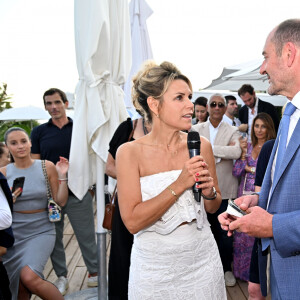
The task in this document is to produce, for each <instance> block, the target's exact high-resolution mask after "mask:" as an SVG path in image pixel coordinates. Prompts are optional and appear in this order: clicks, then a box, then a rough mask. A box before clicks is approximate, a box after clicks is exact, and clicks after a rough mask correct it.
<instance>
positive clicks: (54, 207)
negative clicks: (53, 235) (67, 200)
mask: <svg viewBox="0 0 300 300" xmlns="http://www.w3.org/2000/svg"><path fill="white" fill-rule="evenodd" d="M42 169H43V173H44V176H45V181H46V184H47V199H48V217H49V221H50V222H59V221H60V220H61V207H60V206H59V205H58V204H57V203H56V202H55V201H54V200H53V198H52V195H51V189H50V184H49V179H48V175H47V170H46V163H45V160H42Z"/></svg>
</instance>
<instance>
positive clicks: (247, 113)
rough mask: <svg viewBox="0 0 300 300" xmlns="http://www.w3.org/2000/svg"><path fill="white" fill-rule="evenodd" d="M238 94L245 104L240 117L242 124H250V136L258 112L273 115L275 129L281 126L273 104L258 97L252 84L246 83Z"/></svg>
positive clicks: (240, 111)
mask: <svg viewBox="0 0 300 300" xmlns="http://www.w3.org/2000/svg"><path fill="white" fill-rule="evenodd" d="M238 95H239V96H240V98H241V99H242V100H243V102H244V104H245V105H244V106H243V107H242V108H241V109H240V110H239V119H240V121H241V122H242V124H248V137H249V138H250V137H251V132H250V130H251V125H252V121H253V119H254V118H255V117H256V115H257V114H258V113H261V112H264V113H267V114H269V115H270V116H271V118H272V120H273V122H274V126H275V131H276V132H277V130H278V126H279V118H278V115H277V112H276V109H275V107H274V105H273V104H271V103H268V102H265V101H262V100H260V99H258V98H257V97H256V94H255V91H254V88H253V86H252V85H250V84H244V85H242V86H241V88H240V89H239V90H238Z"/></svg>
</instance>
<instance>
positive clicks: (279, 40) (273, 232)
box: [219, 19, 300, 300]
mask: <svg viewBox="0 0 300 300" xmlns="http://www.w3.org/2000/svg"><path fill="white" fill-rule="evenodd" d="M263 56H264V61H263V64H262V66H261V68H260V73H261V74H266V75H267V76H268V79H269V84H270V86H269V88H268V93H269V94H270V95H283V96H286V97H287V98H288V99H289V103H288V105H287V107H286V110H287V111H290V114H288V113H285V116H284V117H283V119H282V122H281V127H280V130H279V132H278V136H277V139H276V141H275V144H274V147H273V151H272V153H271V156H270V160H269V164H268V167H267V170H266V173H265V177H264V181H263V184H262V189H261V192H260V194H259V196H257V195H252V196H245V197H241V198H238V199H236V200H235V202H236V204H237V205H239V206H240V207H241V208H242V209H243V210H247V215H246V216H244V217H241V218H238V219H237V220H234V221H233V219H232V218H230V216H229V215H228V214H226V213H223V214H221V215H220V216H219V221H220V223H221V225H222V228H223V229H225V230H229V232H228V235H229V236H230V235H231V234H232V231H233V230H238V231H240V232H245V233H247V234H249V235H251V236H255V237H260V238H262V241H261V245H259V250H258V256H259V270H260V271H259V275H260V284H261V290H262V294H263V295H264V296H266V294H267V278H266V272H267V265H269V266H270V272H267V275H269V279H270V287H271V294H272V299H295V300H296V299H299V295H300V285H299V282H300V273H299V269H300V222H299V220H300V201H299V199H300V197H299V185H300V172H299V170H300V121H299V118H300V19H293V20H287V21H284V22H282V23H281V24H279V25H278V26H277V27H276V28H275V29H273V30H272V31H271V33H270V34H269V36H268V38H267V40H266V43H265V46H264V49H263ZM290 108H293V109H290ZM282 141H284V142H282ZM257 205H258V206H257ZM268 254H269V255H268ZM268 258H269V264H268Z"/></svg>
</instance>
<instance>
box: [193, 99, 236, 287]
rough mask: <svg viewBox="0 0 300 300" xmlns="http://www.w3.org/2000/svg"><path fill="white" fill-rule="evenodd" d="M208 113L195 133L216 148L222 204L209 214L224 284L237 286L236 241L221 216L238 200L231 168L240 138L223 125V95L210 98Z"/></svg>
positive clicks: (214, 150) (227, 125) (197, 126)
mask: <svg viewBox="0 0 300 300" xmlns="http://www.w3.org/2000/svg"><path fill="white" fill-rule="evenodd" d="M208 111H209V119H208V120H207V121H206V122H204V123H199V124H196V125H194V126H193V127H192V130H194V131H198V132H199V134H200V136H203V137H206V138H207V139H208V140H209V141H210V142H211V145H212V148H213V153H214V156H215V163H216V170H217V177H218V182H219V187H220V189H221V194H222V199H223V201H222V204H221V206H220V208H219V209H218V211H217V212H216V213H214V214H209V213H208V214H207V217H208V220H209V222H210V224H211V230H212V232H213V234H214V236H215V239H216V242H217V244H218V248H219V252H220V256H221V260H222V264H223V269H224V273H225V283H226V285H227V286H234V285H235V283H236V280H235V278H234V276H233V274H232V272H231V262H232V253H233V239H232V237H228V236H227V231H225V230H222V229H221V226H220V224H219V222H218V215H219V214H221V213H222V212H224V211H225V210H226V209H227V205H228V199H235V198H236V197H237V190H238V180H237V178H236V177H234V176H233V175H232V167H233V161H234V160H235V159H238V158H239V157H240V156H241V148H240V143H239V138H240V134H239V132H238V129H237V127H235V126H231V125H229V124H228V123H226V122H223V121H222V119H223V115H224V114H225V111H226V106H225V99H224V97H223V96H222V95H221V94H214V95H212V96H211V97H210V99H209V103H208Z"/></svg>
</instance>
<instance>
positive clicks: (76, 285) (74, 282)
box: [31, 215, 248, 300]
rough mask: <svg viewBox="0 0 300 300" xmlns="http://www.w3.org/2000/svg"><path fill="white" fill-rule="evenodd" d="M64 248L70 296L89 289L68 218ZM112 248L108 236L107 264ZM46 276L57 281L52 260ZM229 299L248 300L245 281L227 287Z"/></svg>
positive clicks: (84, 268) (48, 264)
mask: <svg viewBox="0 0 300 300" xmlns="http://www.w3.org/2000/svg"><path fill="white" fill-rule="evenodd" d="M95 224H96V215H95ZM63 241H64V246H65V252H66V260H67V266H68V279H69V289H68V292H67V295H68V294H72V293H74V292H77V291H80V290H84V289H88V286H87V275H88V274H87V269H86V266H85V264H84V262H83V259H82V256H81V251H80V249H79V246H78V243H77V240H76V237H75V235H74V232H73V229H72V226H71V224H70V223H69V220H68V218H66V219H65V229H64V239H63ZM109 248H110V235H109V234H107V262H108V255H109ZM44 276H45V278H47V280H49V281H51V282H54V281H55V280H56V275H55V273H54V270H53V268H52V264H51V261H50V259H49V260H48V262H47V264H46V267H45V270H44ZM38 299H40V298H39V297H36V296H33V297H32V298H31V300H38ZM227 299H228V300H247V299H248V291H247V283H246V282H244V281H240V280H238V282H237V284H236V285H235V286H234V287H227Z"/></svg>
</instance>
